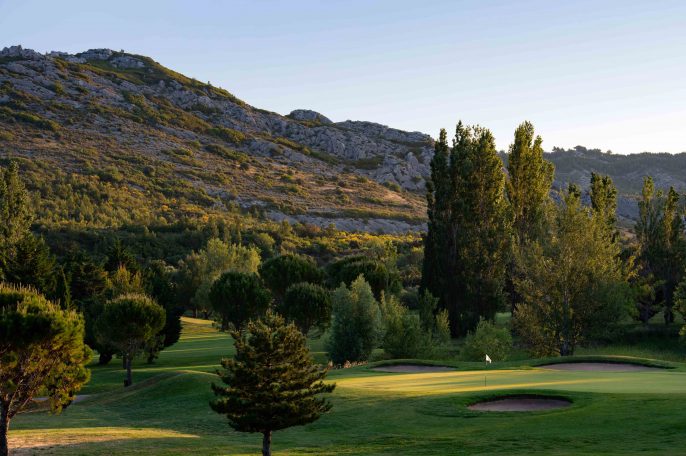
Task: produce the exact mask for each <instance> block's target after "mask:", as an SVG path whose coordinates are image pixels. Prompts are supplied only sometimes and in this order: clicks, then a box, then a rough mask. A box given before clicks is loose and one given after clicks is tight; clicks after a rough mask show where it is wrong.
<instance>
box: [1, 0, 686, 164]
mask: <svg viewBox="0 0 686 456" xmlns="http://www.w3.org/2000/svg"><path fill="white" fill-rule="evenodd" d="M12 44H22V45H23V46H24V47H28V48H33V49H36V50H38V51H42V52H43V51H50V50H62V51H69V52H79V51H83V50H86V49H89V48H97V47H108V48H113V49H116V50H119V49H124V50H126V51H128V52H133V53H139V54H144V55H148V56H150V57H152V58H154V59H155V60H157V61H158V62H160V63H162V64H163V65H166V66H168V67H170V68H172V69H175V70H177V71H180V72H182V73H184V74H187V75H189V76H193V77H196V78H197V79H200V80H203V81H211V82H212V83H213V84H215V85H218V86H221V87H224V88H226V89H227V90H229V91H231V92H233V93H234V94H236V95H237V96H238V97H240V98H242V99H243V100H245V101H247V102H248V103H250V104H252V105H254V106H257V107H260V108H265V109H269V110H273V111H276V112H279V113H282V114H287V113H288V112H290V111H291V110H292V109H296V108H309V109H314V110H317V111H319V112H321V113H322V114H325V115H327V116H328V117H330V118H331V119H333V120H335V121H339V120H346V119H354V120H371V121H375V122H380V123H384V124H387V125H390V126H393V127H397V128H402V129H405V130H419V131H423V132H426V133H429V134H431V135H432V136H434V137H435V136H436V135H437V133H438V130H439V129H440V128H441V127H446V128H447V129H448V130H449V131H451V130H452V129H453V128H454V125H455V123H456V122H457V120H458V119H462V120H464V121H465V122H467V123H479V124H482V125H484V126H486V127H489V128H490V129H491V130H493V132H494V134H495V136H496V140H497V142H498V147H499V148H503V149H504V148H506V147H507V145H508V144H509V143H510V141H511V138H512V133H513V130H514V128H515V127H516V125H517V124H519V123H520V122H521V121H522V120H525V119H527V120H531V121H532V122H534V125H535V126H536V128H537V131H538V132H539V133H540V134H541V135H542V136H543V139H544V145H545V146H546V148H547V149H551V148H552V147H553V146H562V147H573V146H575V145H577V144H582V145H586V146H589V147H591V146H592V147H599V148H601V149H603V150H607V149H611V150H613V151H614V152H616V153H633V152H640V151H645V150H648V151H666V152H681V151H686V1H684V0H677V1H658V0H656V1H636V2H632V1H599V0H596V1H562V0H560V1H550V0H548V1H473V2H458V1H415V2H405V1H399V0H394V1H373V0H367V1H352V0H350V1H337V0H328V1H326V0H322V1H316V2H315V1H260V0H252V1H223V2H220V1H203V0H194V1H185V2H181V1H157V2H154V1H146V0H138V1H135V2H132V1H122V0H118V1H111V2H100V1H68V0H63V1H50V2H48V1H43V2H38V1H32V0H17V1H7V0H0V47H2V46H6V45H12Z"/></svg>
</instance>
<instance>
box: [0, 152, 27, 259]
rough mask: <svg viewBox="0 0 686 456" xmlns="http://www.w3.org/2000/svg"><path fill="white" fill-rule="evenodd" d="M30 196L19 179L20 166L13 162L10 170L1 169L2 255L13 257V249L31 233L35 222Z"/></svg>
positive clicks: (0, 244) (0, 245)
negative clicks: (30, 229)
mask: <svg viewBox="0 0 686 456" xmlns="http://www.w3.org/2000/svg"><path fill="white" fill-rule="evenodd" d="M33 217H34V214H33V210H32V208H31V206H30V201H29V194H28V192H27V191H26V188H25V187H24V183H23V182H22V181H21V178H20V177H19V165H18V164H17V163H16V162H14V161H13V162H11V163H10V165H9V168H8V169H6V170H3V169H2V168H0V254H1V256H2V257H3V258H6V257H7V256H11V255H12V249H13V248H14V246H15V245H16V244H17V243H18V242H20V241H21V240H22V239H24V237H26V234H27V233H28V232H29V228H30V227H31V223H32V222H33Z"/></svg>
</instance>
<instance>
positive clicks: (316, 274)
mask: <svg viewBox="0 0 686 456" xmlns="http://www.w3.org/2000/svg"><path fill="white" fill-rule="evenodd" d="M260 277H262V280H264V283H265V285H267V287H268V288H269V289H270V290H271V291H272V294H273V295H274V296H275V297H276V298H277V299H278V300H279V301H280V300H282V299H283V298H284V295H285V293H286V289H287V288H288V287H290V286H291V285H293V284H296V283H300V282H308V283H313V284H321V282H322V280H323V278H324V273H323V272H322V270H321V269H319V267H318V266H317V263H315V262H314V260H313V259H312V258H310V257H306V256H304V255H292V254H286V255H279V256H277V257H274V258H270V259H269V260H267V261H265V262H264V263H262V265H261V266H260Z"/></svg>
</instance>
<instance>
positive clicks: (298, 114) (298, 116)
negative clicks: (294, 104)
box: [288, 109, 333, 125]
mask: <svg viewBox="0 0 686 456" xmlns="http://www.w3.org/2000/svg"><path fill="white" fill-rule="evenodd" d="M288 117H290V118H291V119H294V120H302V121H305V122H314V123H318V124H327V125H328V124H332V123H333V122H331V120H330V119H329V118H328V117H326V116H323V115H322V114H319V113H318V112H316V111H310V110H309V109H296V110H295V111H291V113H290V114H288Z"/></svg>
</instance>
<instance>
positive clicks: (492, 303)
mask: <svg viewBox="0 0 686 456" xmlns="http://www.w3.org/2000/svg"><path fill="white" fill-rule="evenodd" d="M446 146H447V144H446V137H445V133H444V132H442V133H441V136H440V138H439V141H438V142H437V144H436V153H435V155H434V158H433V160H432V164H431V166H432V177H431V183H430V185H429V193H428V197H427V202H428V208H429V209H428V215H429V232H428V234H427V236H426V240H425V257H424V271H423V277H422V280H423V283H422V289H425V290H428V291H430V292H431V293H432V294H433V295H434V296H436V297H437V298H439V300H440V305H441V307H443V308H446V309H448V312H449V315H450V324H451V331H452V333H453V335H459V334H466V332H467V331H468V330H470V329H472V328H474V327H475V326H476V324H477V323H478V322H479V319H480V318H481V317H485V318H487V319H492V318H493V317H494V316H495V312H496V310H497V309H498V308H501V307H503V304H504V301H505V293H504V290H503V288H504V284H505V266H506V264H507V261H508V258H509V251H508V249H509V237H510V223H509V217H508V214H507V207H506V201H505V195H504V185H505V176H504V173H503V169H502V162H501V160H500V158H499V157H498V154H497V151H496V148H495V141H494V139H493V135H492V134H491V132H490V131H488V130H486V129H484V128H481V127H465V126H464V125H462V123H461V122H460V123H459V124H458V125H457V128H456V133H455V139H454V140H453V147H452V149H450V155H449V159H450V161H449V163H446V153H447V150H446Z"/></svg>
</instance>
